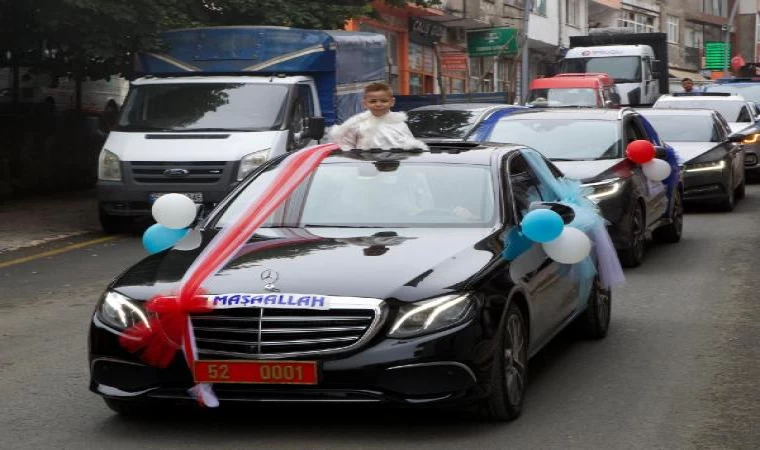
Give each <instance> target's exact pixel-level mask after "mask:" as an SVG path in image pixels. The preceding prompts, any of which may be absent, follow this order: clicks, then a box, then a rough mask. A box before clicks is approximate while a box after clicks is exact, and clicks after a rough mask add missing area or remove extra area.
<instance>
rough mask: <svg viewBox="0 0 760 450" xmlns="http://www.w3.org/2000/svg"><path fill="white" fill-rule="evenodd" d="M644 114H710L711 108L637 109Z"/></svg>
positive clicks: (711, 112) (711, 113)
mask: <svg viewBox="0 0 760 450" xmlns="http://www.w3.org/2000/svg"><path fill="white" fill-rule="evenodd" d="M638 112H639V113H640V114H643V115H644V116H712V115H713V114H714V112H713V110H712V109H701V108H694V109H686V108H683V109H678V108H651V109H644V110H639V111H638Z"/></svg>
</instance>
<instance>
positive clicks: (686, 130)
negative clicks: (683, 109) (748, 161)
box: [646, 114, 720, 142]
mask: <svg viewBox="0 0 760 450" xmlns="http://www.w3.org/2000/svg"><path fill="white" fill-rule="evenodd" d="M646 117H647V120H648V121H649V122H650V123H651V124H652V125H653V126H654V129H655V130H657V133H659V135H660V137H661V138H663V139H665V140H666V141H682V142H720V135H719V133H718V129H717V126H716V124H715V121H714V120H713V118H712V117H710V116H683V115H673V116H664V115H659V114H658V115H648V116H646Z"/></svg>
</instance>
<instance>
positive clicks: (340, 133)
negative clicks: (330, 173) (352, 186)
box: [329, 111, 427, 150]
mask: <svg viewBox="0 0 760 450" xmlns="http://www.w3.org/2000/svg"><path fill="white" fill-rule="evenodd" d="M406 120H407V117H406V114H404V113H402V112H389V113H387V114H385V115H383V116H380V117H376V116H375V115H373V114H372V113H371V112H370V111H364V112H363V113H359V114H357V115H355V116H353V117H351V118H350V119H348V120H346V121H345V122H343V123H342V124H340V125H336V126H334V127H333V128H332V129H331V130H330V136H329V139H330V141H331V142H333V143H335V144H337V145H338V146H340V148H341V149H343V150H350V149H353V148H359V149H363V150H367V149H370V148H386V149H387V148H404V149H411V148H423V149H427V145H425V143H423V142H422V141H419V140H417V139H415V138H414V136H413V135H412V132H411V131H409V127H408V126H407V125H406Z"/></svg>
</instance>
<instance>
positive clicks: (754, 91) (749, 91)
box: [705, 83, 760, 102]
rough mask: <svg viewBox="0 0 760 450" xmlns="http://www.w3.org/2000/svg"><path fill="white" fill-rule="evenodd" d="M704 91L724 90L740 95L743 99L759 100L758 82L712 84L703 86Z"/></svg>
mask: <svg viewBox="0 0 760 450" xmlns="http://www.w3.org/2000/svg"><path fill="white" fill-rule="evenodd" d="M705 92H726V93H729V94H735V95H741V96H742V97H744V99H745V100H749V101H751V102H760V83H752V84H713V85H710V86H705Z"/></svg>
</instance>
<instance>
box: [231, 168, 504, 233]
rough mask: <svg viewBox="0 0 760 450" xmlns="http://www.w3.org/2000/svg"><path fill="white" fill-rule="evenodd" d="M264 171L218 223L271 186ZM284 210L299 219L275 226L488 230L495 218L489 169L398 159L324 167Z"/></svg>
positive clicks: (270, 173)
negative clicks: (409, 161) (463, 228)
mask: <svg viewBox="0 0 760 450" xmlns="http://www.w3.org/2000/svg"><path fill="white" fill-rule="evenodd" d="M276 170H278V169H270V170H267V171H265V172H263V173H262V174H261V175H259V176H258V177H257V178H256V179H255V180H253V181H252V182H251V183H250V184H249V185H248V186H247V187H246V188H245V189H243V190H242V191H241V192H240V193H239V195H238V196H237V198H235V199H234V200H233V202H232V203H231V204H230V206H229V207H228V208H227V210H226V211H224V213H223V215H222V216H221V218H220V219H219V221H218V222H217V224H216V226H217V227H223V226H225V225H227V224H228V223H230V221H231V220H232V219H233V218H234V217H235V216H236V215H237V214H238V213H239V212H240V211H242V210H243V209H244V208H245V207H247V206H248V205H249V204H250V203H251V202H252V201H254V200H255V199H256V198H258V197H259V196H260V195H261V194H262V192H263V191H264V189H266V187H267V186H269V184H270V183H271V181H272V179H273V177H274V173H275V172H276ZM299 191H300V192H298V193H297V194H296V195H293V197H292V199H291V201H290V202H289V203H288V204H287V205H286V206H285V207H283V208H281V210H284V211H280V215H279V217H289V218H296V219H293V221H292V222H290V221H289V220H290V219H287V220H284V222H282V223H278V222H277V219H273V220H270V221H269V223H267V224H265V226H264V227H271V226H307V225H312V226H357V227H484V226H490V225H491V224H492V223H493V221H494V219H495V211H496V209H495V206H494V205H495V198H496V195H495V191H494V188H493V183H492V178H491V170H490V167H489V166H477V165H464V164H423V163H408V162H403V161H402V162H398V161H383V162H379V163H372V162H345V163H330V164H323V165H322V166H320V167H319V168H318V169H317V171H316V172H315V173H314V175H313V176H312V177H311V179H310V180H309V181H308V183H305V184H304V185H303V186H302V188H299Z"/></svg>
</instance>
